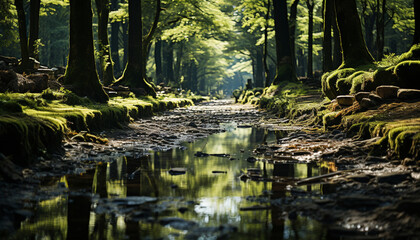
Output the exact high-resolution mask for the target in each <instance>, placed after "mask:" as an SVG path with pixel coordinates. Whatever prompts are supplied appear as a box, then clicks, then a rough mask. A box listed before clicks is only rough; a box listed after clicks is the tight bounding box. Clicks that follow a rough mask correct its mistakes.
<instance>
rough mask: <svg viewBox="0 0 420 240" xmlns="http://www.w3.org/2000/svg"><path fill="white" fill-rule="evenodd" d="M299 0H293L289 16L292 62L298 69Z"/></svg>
mask: <svg viewBox="0 0 420 240" xmlns="http://www.w3.org/2000/svg"><path fill="white" fill-rule="evenodd" d="M298 4H299V0H293V2H292V5H291V6H290V18H289V34H290V49H291V51H292V63H293V68H294V69H295V70H294V71H296V47H295V45H296V38H295V35H296V17H297V7H298Z"/></svg>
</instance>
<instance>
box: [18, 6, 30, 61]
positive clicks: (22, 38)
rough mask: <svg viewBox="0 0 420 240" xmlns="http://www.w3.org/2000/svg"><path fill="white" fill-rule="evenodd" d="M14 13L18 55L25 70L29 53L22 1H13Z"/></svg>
mask: <svg viewBox="0 0 420 240" xmlns="http://www.w3.org/2000/svg"><path fill="white" fill-rule="evenodd" d="M15 6H16V11H17V15H18V25H19V42H20V55H21V58H22V63H21V65H22V66H23V67H24V68H25V67H26V64H27V63H28V62H29V51H28V36H27V34H26V17H25V9H24V7H23V0H15Z"/></svg>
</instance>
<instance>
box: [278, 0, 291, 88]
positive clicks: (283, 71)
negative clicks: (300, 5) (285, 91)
mask: <svg viewBox="0 0 420 240" xmlns="http://www.w3.org/2000/svg"><path fill="white" fill-rule="evenodd" d="M273 7H274V25H275V26H274V30H275V34H276V35H275V39H276V55H277V64H276V77H275V78H274V81H273V84H274V85H278V84H280V83H281V82H284V81H296V80H297V79H296V74H295V71H294V67H293V63H292V51H291V49H290V35H289V24H288V22H287V1H286V0H273Z"/></svg>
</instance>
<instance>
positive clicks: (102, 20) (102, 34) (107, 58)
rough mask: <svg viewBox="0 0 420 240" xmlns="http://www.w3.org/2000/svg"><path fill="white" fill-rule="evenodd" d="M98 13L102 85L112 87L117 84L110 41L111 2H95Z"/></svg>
mask: <svg viewBox="0 0 420 240" xmlns="http://www.w3.org/2000/svg"><path fill="white" fill-rule="evenodd" d="M95 3H96V9H97V11H98V42H99V44H98V45H99V63H100V67H101V68H100V69H101V72H102V74H101V75H102V83H103V84H104V85H110V84H112V83H113V82H115V77H114V67H113V65H114V63H113V62H112V59H111V53H110V47H109V41H108V18H109V0H95Z"/></svg>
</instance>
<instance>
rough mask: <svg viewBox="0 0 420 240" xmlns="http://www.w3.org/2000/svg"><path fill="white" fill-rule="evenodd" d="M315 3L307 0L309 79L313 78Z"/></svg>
mask: <svg viewBox="0 0 420 240" xmlns="http://www.w3.org/2000/svg"><path fill="white" fill-rule="evenodd" d="M314 5H315V3H314V1H313V0H306V6H307V7H308V15H309V21H308V72H307V76H308V77H309V78H312V77H313V71H314V70H313V60H312V55H313V28H314Z"/></svg>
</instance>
